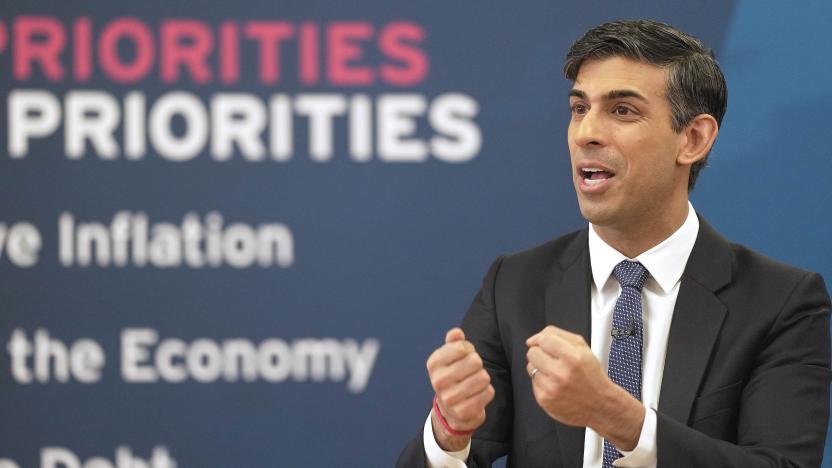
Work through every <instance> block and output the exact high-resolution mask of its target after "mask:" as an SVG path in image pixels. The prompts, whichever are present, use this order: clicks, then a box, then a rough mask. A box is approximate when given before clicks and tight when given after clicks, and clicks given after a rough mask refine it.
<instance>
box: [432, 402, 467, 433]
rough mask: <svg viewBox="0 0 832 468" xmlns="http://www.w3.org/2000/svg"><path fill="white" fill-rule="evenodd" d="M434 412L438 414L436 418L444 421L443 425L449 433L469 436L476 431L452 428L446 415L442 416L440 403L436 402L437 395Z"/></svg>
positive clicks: (441, 421)
mask: <svg viewBox="0 0 832 468" xmlns="http://www.w3.org/2000/svg"><path fill="white" fill-rule="evenodd" d="M433 414H435V415H436V419H438V420H439V422H440V423H442V427H444V428H445V430H446V431H448V434H450V435H453V436H469V435H471V434H473V433H474V431H457V430H454V429H452V428H451V425H450V424H448V421H445V417H444V416H442V412H441V411H439V404H438V403H437V402H436V395H434V396H433Z"/></svg>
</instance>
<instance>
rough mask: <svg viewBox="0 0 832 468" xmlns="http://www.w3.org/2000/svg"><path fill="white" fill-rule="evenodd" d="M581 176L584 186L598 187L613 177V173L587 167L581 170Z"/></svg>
mask: <svg viewBox="0 0 832 468" xmlns="http://www.w3.org/2000/svg"><path fill="white" fill-rule="evenodd" d="M581 176H582V177H583V178H584V183H585V184H586V185H590V186H592V185H598V184H600V183H603V182H604V181H605V180H607V179H612V178H613V177H615V173H613V172H609V171H606V170H604V169H601V168H597V167H587V168H584V169H581Z"/></svg>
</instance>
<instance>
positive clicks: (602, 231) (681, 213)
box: [593, 199, 688, 258]
mask: <svg viewBox="0 0 832 468" xmlns="http://www.w3.org/2000/svg"><path fill="white" fill-rule="evenodd" d="M687 217H688V201H687V199H685V202H684V204H683V205H680V206H677V207H674V208H673V209H671V210H669V211H667V212H665V214H664V216H654V217H652V218H651V219H650V220H648V221H645V220H639V221H638V222H637V223H632V224H628V225H623V226H598V225H593V227H594V229H595V232H596V233H597V234H598V237H600V238H601V239H602V240H603V241H604V242H606V243H607V244H608V245H609V246H611V247H612V248H614V249H615V250H617V251H619V252H621V253H622V254H623V255H624V256H626V257H627V258H636V257H638V256H639V255H641V254H643V253H644V252H646V251H648V250H650V249H652V248H653V247H655V246H657V245H659V244H661V243H662V241H664V240H665V239H667V238H668V237H670V236H671V235H672V234H673V233H674V232H676V231H677V230H678V229H679V228H680V227H682V224H684V223H685V219H687Z"/></svg>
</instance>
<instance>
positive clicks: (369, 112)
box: [7, 89, 482, 163]
mask: <svg viewBox="0 0 832 468" xmlns="http://www.w3.org/2000/svg"><path fill="white" fill-rule="evenodd" d="M478 112H479V105H478V103H477V101H475V100H474V99H473V98H471V97H470V96H468V95H465V94H460V93H445V94H441V95H439V96H436V97H434V98H432V99H430V100H429V99H428V98H426V97H425V96H423V95H421V94H410V93H404V94H380V95H377V96H372V97H371V96H370V95H367V94H354V95H344V94H338V93H318V94H298V95H293V96H292V95H288V94H274V95H272V96H270V97H269V98H267V99H263V98H261V97H260V96H258V95H255V94H250V93H242V92H237V93H216V94H213V95H211V96H210V97H209V98H208V102H207V104H206V103H205V102H203V100H202V99H201V98H200V97H198V96H197V95H195V94H193V93H189V92H185V91H171V92H168V93H166V94H163V95H161V96H159V97H158V98H157V99H155V100H154V101H153V102H152V103H149V102H148V98H147V96H146V95H145V94H144V93H143V92H141V91H130V92H128V93H126V94H125V95H124V97H123V99H122V100H121V101H119V99H117V97H116V96H114V95H113V94H111V93H108V92H105V91H98V90H84V91H81V90H74V91H69V92H67V93H66V94H65V95H64V96H63V101H62V102H61V100H59V98H58V96H56V95H55V94H53V93H52V92H50V91H46V90H36V89H17V90H13V91H11V92H10V93H9V96H8V115H7V117H8V132H9V134H8V153H9V155H10V157H12V158H18V159H19V158H24V157H26V156H27V155H29V154H30V153H31V152H32V149H31V147H32V146H33V145H32V143H33V142H36V141H38V140H43V139H56V138H58V137H59V135H60V134H61V133H63V135H62V136H63V153H64V154H65V155H66V157H67V158H69V159H70V160H77V159H80V158H82V157H84V156H85V155H96V156H97V157H99V158H101V159H104V160H113V159H118V158H125V159H127V160H134V161H135V160H141V159H143V158H144V157H145V156H146V154H147V153H148V151H149V150H152V151H154V152H155V153H156V154H157V155H158V156H159V157H161V158H163V159H165V160H168V161H174V162H185V161H190V160H192V159H194V158H196V157H197V156H200V155H202V154H205V153H207V154H208V155H210V158H212V159H213V160H215V161H228V160H230V159H232V158H233V157H235V156H237V155H238V156H239V157H241V158H242V159H243V160H245V161H251V162H258V161H266V160H270V161H276V162H285V161H289V160H291V159H292V157H293V155H294V154H295V153H301V154H303V153H305V154H308V158H309V159H311V160H312V161H315V162H327V161H330V160H332V159H333V156H334V155H335V153H336V150H337V152H338V154H343V153H347V154H348V155H349V159H350V160H351V161H353V162H368V161H371V160H373V159H376V160H378V161H380V162H389V163H396V162H406V163H415V162H425V161H428V160H429V159H430V158H431V156H432V157H433V158H435V159H437V160H439V161H442V162H446V163H463V162H468V161H470V160H471V159H473V158H474V157H476V156H477V154H478V153H479V151H480V147H481V145H482V135H481V131H480V128H479V127H478V125H477V123H476V122H475V121H474V118H475V117H476V115H477V113H478ZM304 134H305V135H306V138H305V142H302V141H296V139H300V138H299V136H303V135H304ZM298 147H299V148H298Z"/></svg>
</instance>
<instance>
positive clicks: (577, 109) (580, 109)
mask: <svg viewBox="0 0 832 468" xmlns="http://www.w3.org/2000/svg"><path fill="white" fill-rule="evenodd" d="M572 113H574V114H581V115H583V114H586V106H585V105H583V104H573V105H572Z"/></svg>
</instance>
